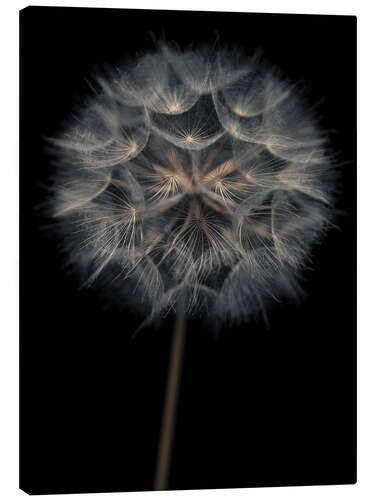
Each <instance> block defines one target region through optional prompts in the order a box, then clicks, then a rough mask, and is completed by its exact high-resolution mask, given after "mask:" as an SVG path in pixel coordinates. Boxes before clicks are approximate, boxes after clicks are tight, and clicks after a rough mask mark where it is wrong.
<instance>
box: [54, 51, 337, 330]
mask: <svg viewBox="0 0 375 500" xmlns="http://www.w3.org/2000/svg"><path fill="white" fill-rule="evenodd" d="M235 54H236V53H235V52H228V51H225V50H223V51H215V53H213V52H210V51H209V50H207V49H206V48H202V49H197V50H194V51H193V50H188V51H180V50H177V49H176V48H171V47H170V46H167V45H163V46H161V47H160V49H159V50H158V51H156V52H154V53H150V54H147V55H145V56H143V57H141V58H140V59H139V60H138V61H137V62H136V64H134V65H133V66H131V67H127V68H125V69H121V70H120V69H117V70H116V71H114V72H113V75H112V76H109V77H107V78H106V79H104V78H102V77H99V78H98V82H99V84H100V91H99V92H98V93H97V94H96V95H95V97H94V98H93V99H92V101H91V102H90V103H89V104H87V106H86V107H85V108H84V109H83V110H82V111H81V113H80V115H79V116H78V117H77V119H76V120H75V121H74V123H72V124H71V126H70V127H68V130H67V131H65V132H64V133H63V134H62V135H61V136H60V137H59V138H57V139H56V140H55V141H54V143H55V145H56V153H57V155H58V158H59V172H58V175H57V177H56V181H55V185H54V196H53V206H54V215H55V216H56V217H58V218H59V219H60V220H61V221H62V222H63V224H62V226H63V227H64V234H65V239H64V241H66V245H67V247H66V248H67V249H68V254H69V255H70V260H71V262H72V263H74V264H75V266H76V268H77V269H78V270H79V272H80V274H81V275H82V276H83V279H84V283H85V284H86V285H92V284H93V283H94V282H97V280H98V279H100V278H103V277H104V278H105V280H104V281H105V282H104V284H102V286H104V287H106V289H107V290H112V291H113V295H112V297H113V300H116V301H117V302H121V303H122V304H123V305H126V304H127V302H128V300H127V295H126V294H127V293H129V286H126V285H129V283H131V289H132V293H136V294H139V296H140V297H141V300H140V301H139V302H141V303H142V305H143V307H144V308H145V311H146V310H147V319H146V320H145V323H148V322H152V321H154V320H156V319H157V318H158V317H159V316H160V315H161V314H165V313H166V312H168V311H169V310H173V309H174V308H175V305H176V303H177V302H178V303H179V304H180V306H179V307H181V305H182V307H184V308H185V310H186V311H187V312H190V313H192V314H194V313H197V312H202V311H203V312H204V313H205V314H206V315H207V314H209V316H210V318H212V319H213V320H214V321H215V323H218V322H220V321H223V320H231V321H243V320H248V319H249V318H251V317H253V316H255V315H257V314H259V313H262V314H264V313H265V311H266V309H267V307H268V303H269V302H270V300H269V299H272V300H280V299H281V298H284V297H295V296H298V294H299V293H300V291H299V287H298V281H297V277H298V274H299V271H300V270H301V269H303V267H304V266H305V265H306V263H307V262H308V260H309V255H310V253H311V247H312V245H313V244H314V243H315V242H316V241H318V240H319V239H320V237H321V235H322V234H323V232H324V230H325V229H326V227H327V225H328V223H329V220H330V214H331V208H330V207H331V205H332V191H333V189H332V188H333V182H332V179H333V177H332V176H331V164H330V161H329V158H328V157H327V154H326V144H325V140H324V137H323V134H322V132H321V130H320V129H319V127H318V125H317V122H316V120H315V118H314V116H313V113H312V112H311V110H310V109H309V107H308V106H307V105H306V102H305V100H304V99H303V98H302V96H301V92H300V90H298V88H297V87H296V86H295V85H292V84H290V83H289V82H287V81H286V80H284V79H282V78H280V77H279V76H278V73H277V72H276V71H275V70H273V69H272V68H269V67H267V66H266V65H265V64H264V63H263V62H260V61H259V58H258V57H254V58H252V59H244V58H243V57H242V56H241V57H234V55H235ZM124 280H125V281H124Z"/></svg>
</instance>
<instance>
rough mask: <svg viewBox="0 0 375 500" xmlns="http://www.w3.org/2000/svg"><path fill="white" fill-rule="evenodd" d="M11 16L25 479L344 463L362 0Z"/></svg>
mask: <svg viewBox="0 0 375 500" xmlns="http://www.w3.org/2000/svg"><path fill="white" fill-rule="evenodd" d="M20 23H21V25H20V26H21V29H20V35H21V44H20V46H21V54H20V59H21V121H20V139H21V141H20V160H21V161H20V163H21V165H20V172H21V174H20V178H21V185H20V189H21V191H20V194H21V196H20V199H21V363H20V364H21V405H20V406H21V415H20V416H21V427H20V432H21V435H20V437H21V440H20V441H21V463H20V487H21V488H22V489H23V490H25V491H26V492H28V493H31V494H43V493H87V492H105V491H141V490H168V489H200V488H239V487H257V486H285V485H288V486H291V485H321V484H350V483H354V482H355V480H356V461H355V456H356V434H355V411H356V410H355V392H356V391H355V387H356V386H355V364H356V348H355V346H356V344H355V341H356V336H355V179H356V172H355V154H356V153H355V147H356V106H355V99H356V94H355V91H356V90H355V85H356V20H355V18H353V17H350V16H347V17H344V16H314V15H309V16H307V15H292V14H291V15H277V14H251V13H249V14H239V13H238V14H236V13H208V12H183V11H180V12H173V11H146V10H144V11H143V10H126V9H124V10H117V9H80V8H41V7H29V8H27V9H24V10H23V11H21V13H20Z"/></svg>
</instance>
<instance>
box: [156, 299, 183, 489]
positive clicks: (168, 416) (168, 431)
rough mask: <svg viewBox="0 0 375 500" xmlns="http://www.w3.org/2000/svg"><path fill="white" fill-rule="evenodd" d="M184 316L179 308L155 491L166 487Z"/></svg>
mask: <svg viewBox="0 0 375 500" xmlns="http://www.w3.org/2000/svg"><path fill="white" fill-rule="evenodd" d="M185 325H186V322H185V314H184V312H183V310H182V308H181V307H180V308H179V310H178V313H177V317H176V322H175V328H174V332H173V339H172V346H171V355H170V361H169V370H168V380H167V388H166V393H165V402H164V410H163V419H162V426H161V431H160V441H159V449H158V457H157V464H156V474H155V488H154V489H155V490H156V491H163V490H166V489H167V487H168V476H169V470H170V464H171V454H172V453H171V452H172V445H173V435H174V428H175V422H176V408H177V401H178V392H179V386H180V378H181V368H182V359H183V350H184V341H185Z"/></svg>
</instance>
